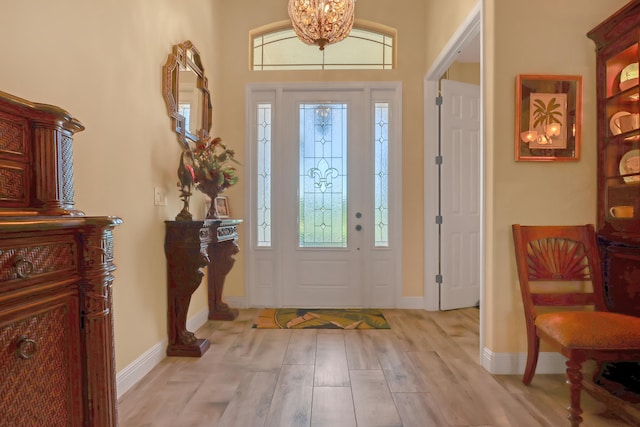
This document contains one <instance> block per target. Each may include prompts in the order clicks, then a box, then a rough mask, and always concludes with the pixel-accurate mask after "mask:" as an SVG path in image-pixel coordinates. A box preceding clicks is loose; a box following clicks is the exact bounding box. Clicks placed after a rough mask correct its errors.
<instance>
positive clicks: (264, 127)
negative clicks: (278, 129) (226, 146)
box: [256, 104, 271, 247]
mask: <svg viewBox="0 0 640 427" xmlns="http://www.w3.org/2000/svg"><path fill="white" fill-rule="evenodd" d="M257 113H258V121H257V122H258V128H257V129H256V130H257V133H256V135H257V138H256V144H257V146H258V149H257V157H258V158H257V162H256V166H257V183H256V184H257V192H256V193H257V202H256V210H257V212H256V214H257V216H256V228H257V229H256V232H257V234H256V235H257V244H258V246H260V247H269V246H271V104H258V111H257Z"/></svg>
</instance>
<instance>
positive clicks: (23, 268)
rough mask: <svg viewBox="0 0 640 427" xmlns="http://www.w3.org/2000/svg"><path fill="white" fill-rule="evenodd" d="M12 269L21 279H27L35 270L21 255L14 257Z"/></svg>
mask: <svg viewBox="0 0 640 427" xmlns="http://www.w3.org/2000/svg"><path fill="white" fill-rule="evenodd" d="M13 267H14V268H15V269H16V273H17V274H18V277H20V278H21V279H27V278H28V277H29V276H31V274H32V273H33V270H34V269H35V268H34V266H33V263H32V262H31V261H29V260H28V259H26V258H25V257H23V256H22V255H18V256H16V258H15V259H14V260H13Z"/></svg>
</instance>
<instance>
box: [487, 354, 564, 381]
mask: <svg viewBox="0 0 640 427" xmlns="http://www.w3.org/2000/svg"><path fill="white" fill-rule="evenodd" d="M566 360H567V359H566V358H565V357H564V356H563V355H561V354H560V353H553V352H541V353H540V354H539V356H538V365H537V366H536V373H537V374H563V373H564V372H565V369H566V365H565V362H566ZM481 362H482V366H483V367H484V368H485V369H486V370H487V371H489V372H490V373H492V374H495V375H522V374H523V373H524V368H525V366H526V364H527V353H494V352H492V351H491V350H489V349H488V348H486V347H485V348H484V349H483V350H482V361H481Z"/></svg>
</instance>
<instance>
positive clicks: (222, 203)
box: [213, 196, 231, 218]
mask: <svg viewBox="0 0 640 427" xmlns="http://www.w3.org/2000/svg"><path fill="white" fill-rule="evenodd" d="M213 203H215V207H216V213H217V214H218V218H229V217H231V209H229V197H228V196H216V199H215V200H214V201H213Z"/></svg>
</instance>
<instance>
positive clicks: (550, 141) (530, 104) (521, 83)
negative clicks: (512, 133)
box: [515, 74, 582, 162]
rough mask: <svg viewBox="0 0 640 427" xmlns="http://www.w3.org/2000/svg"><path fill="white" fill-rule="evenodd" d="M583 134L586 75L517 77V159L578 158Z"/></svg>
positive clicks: (554, 159) (521, 75)
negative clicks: (583, 81) (584, 79)
mask: <svg viewBox="0 0 640 427" xmlns="http://www.w3.org/2000/svg"><path fill="white" fill-rule="evenodd" d="M581 136H582V76H560V75H526V74H520V75H518V76H517V78H516V144H515V158H516V160H517V161H547V162H548V161H561V160H578V159H579V158H580V141H581Z"/></svg>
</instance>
